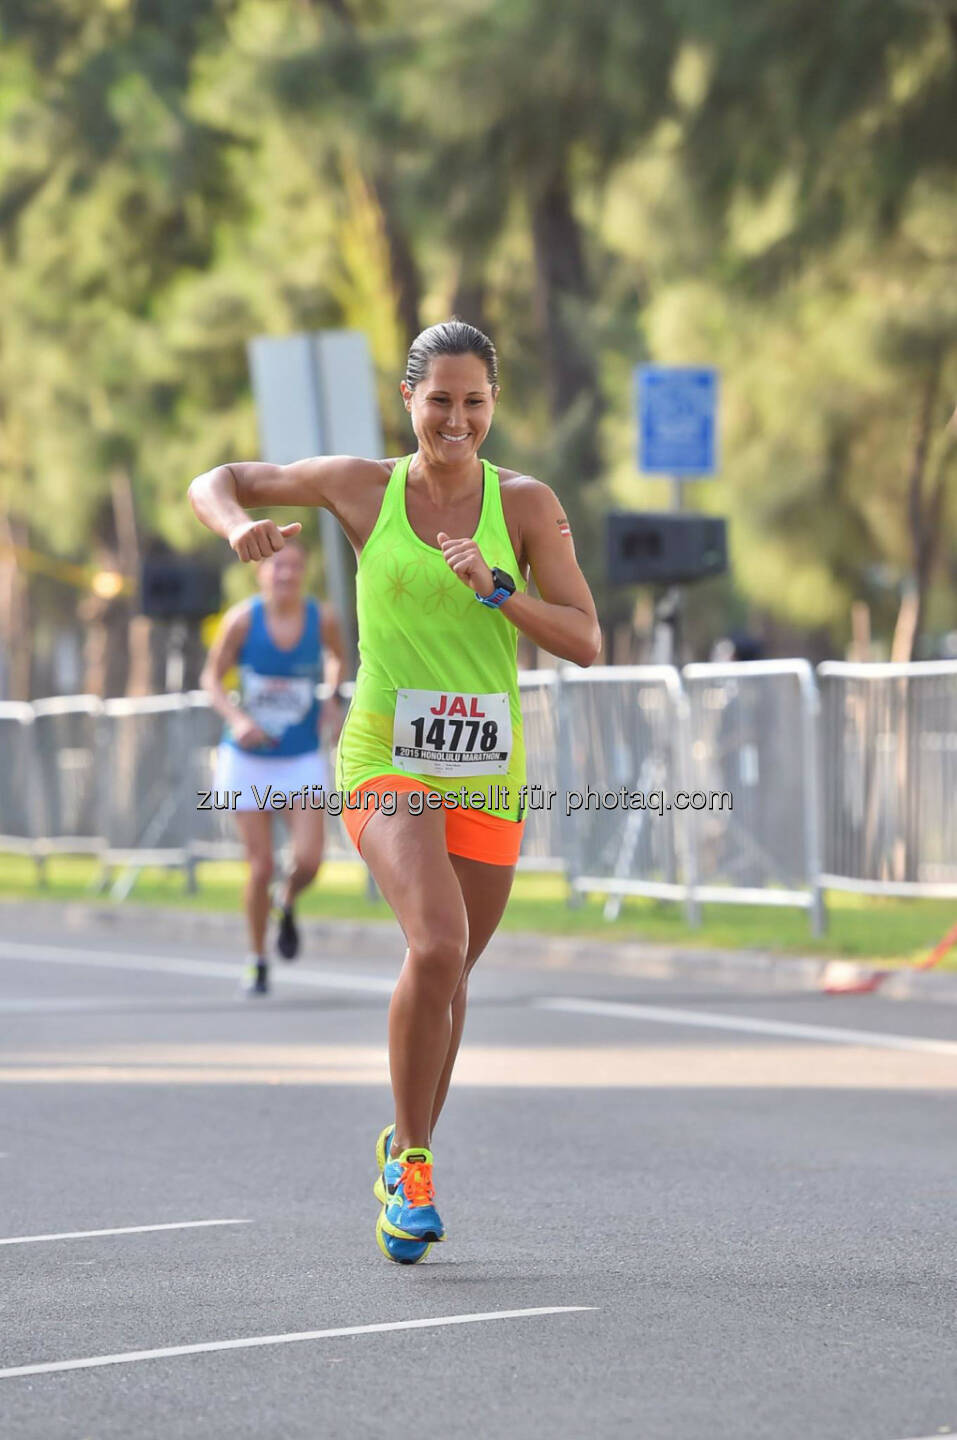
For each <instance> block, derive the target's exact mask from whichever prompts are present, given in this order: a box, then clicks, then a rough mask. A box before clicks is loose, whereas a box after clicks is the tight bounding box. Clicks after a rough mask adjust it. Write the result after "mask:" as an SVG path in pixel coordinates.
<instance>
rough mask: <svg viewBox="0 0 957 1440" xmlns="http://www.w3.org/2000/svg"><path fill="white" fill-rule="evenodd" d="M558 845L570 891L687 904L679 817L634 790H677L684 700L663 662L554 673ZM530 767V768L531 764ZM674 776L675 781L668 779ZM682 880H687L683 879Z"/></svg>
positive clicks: (689, 877)
mask: <svg viewBox="0 0 957 1440" xmlns="http://www.w3.org/2000/svg"><path fill="white" fill-rule="evenodd" d="M558 710H559V716H560V735H559V776H560V778H561V790H560V793H559V796H558V802H559V803H560V805H561V819H562V827H561V841H560V843H561V847H562V850H561V853H562V856H563V859H564V861H565V866H566V873H567V876H568V883H569V887H570V889H571V890H572V892H573V893H574V892H579V893H591V894H601V895H607V896H609V897H612V899H613V903H612V904H610V905H609V906H608V907H607V910H606V913H607V914H608V917H609V918H613V916H614V915H615V914H616V913H617V909H618V904H616V903H614V897H619V900H618V903H620V897H621V896H623V895H650V896H655V897H657V898H659V899H662V900H683V901H685V902H686V903H687V904H689V905H692V906H693V905H694V895H693V888H694V857H693V852H692V849H691V845H690V834H689V831H688V828H687V825H686V824H685V823H684V822H685V821H686V819H687V816H686V815H684V814H681V815H679V814H678V812H676V811H675V810H673V809H671V810H665V809H664V808H662V812H661V813H660V814H659V813H657V812H656V811H655V810H652V809H649V808H637V807H636V804H635V801H634V800H633V797H634V796H636V795H640V797H641V799H642V800H645V801H648V800H649V799H650V797H651V796H652V795H657V794H659V793H660V794H661V795H662V796H664V794H665V792H670V791H671V790H672V789H674V788H683V782H684V777H685V771H686V755H687V706H686V703H685V698H684V694H683V691H682V688H681V680H680V677H679V675H678V671H677V670H675V669H674V667H673V666H670V665H643V666H642V665H622V666H615V665H606V666H596V667H594V668H593V669H591V670H563V671H562V672H561V677H560V681H559V690H558ZM530 768H531V767H530ZM676 780H677V785H676V783H675V782H676ZM689 882H690V883H689Z"/></svg>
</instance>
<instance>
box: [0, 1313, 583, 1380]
mask: <svg viewBox="0 0 957 1440" xmlns="http://www.w3.org/2000/svg"><path fill="white" fill-rule="evenodd" d="M595 1309H597V1306H595V1305H548V1306H541V1307H539V1308H537V1309H535V1310H489V1311H487V1312H485V1313H478V1314H472V1315H439V1316H437V1317H436V1318H434V1319H431V1320H389V1321H386V1322H384V1323H383V1324H379V1325H342V1326H338V1327H337V1328H336V1329H334V1330H300V1331H298V1332H295V1333H293V1334H289V1335H253V1336H250V1338H249V1339H247V1340H212V1341H209V1342H207V1343H206V1344H204V1345H170V1346H168V1347H166V1348H165V1349H162V1350H127V1351H124V1352H122V1353H121V1354H119V1355H93V1356H90V1358H89V1359H86V1360H53V1361H50V1362H48V1363H47V1364H44V1365H13V1366H10V1367H9V1368H8V1369H6V1370H0V1380H13V1379H14V1378H15V1377H16V1376H18V1375H51V1374H54V1373H55V1372H57V1371H60V1370H93V1369H97V1368H99V1367H100V1366H103V1365H132V1364H134V1363H135V1362H136V1361H139V1360H167V1359H170V1358H172V1357H173V1356H177V1355H206V1354H209V1353H211V1352H212V1351H214V1350H252V1349H256V1348H257V1347H259V1346H265V1345H294V1344H296V1343H297V1342H298V1341H300V1340H332V1339H337V1338H339V1337H341V1336H343V1335H381V1334H383V1333H385V1332H386V1331H388V1330H427V1329H430V1328H434V1327H438V1326H441V1325H477V1324H479V1323H480V1322H481V1321H483V1320H519V1319H525V1318H528V1317H531V1316H533V1315H568V1314H572V1313H573V1312H575V1311H583V1310H595Z"/></svg>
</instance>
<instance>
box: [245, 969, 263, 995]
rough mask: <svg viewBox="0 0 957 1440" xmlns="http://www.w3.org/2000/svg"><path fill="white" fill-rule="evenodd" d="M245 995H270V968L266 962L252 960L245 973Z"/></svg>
mask: <svg viewBox="0 0 957 1440" xmlns="http://www.w3.org/2000/svg"><path fill="white" fill-rule="evenodd" d="M243 994H244V995H268V994H269V966H268V965H267V964H266V962H265V960H251V961H250V962H249V964H248V965H247V966H246V968H245V970H244V971H243Z"/></svg>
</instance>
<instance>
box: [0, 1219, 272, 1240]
mask: <svg viewBox="0 0 957 1440" xmlns="http://www.w3.org/2000/svg"><path fill="white" fill-rule="evenodd" d="M252 1223H253V1222H252V1221H251V1220H175V1221H173V1222H172V1223H171V1224H167V1225H121V1226H119V1227H117V1228H116V1229H113V1230H64V1231H62V1232H61V1233H60V1234H59V1235H13V1236H10V1237H9V1238H8V1239H6V1240H0V1245H37V1244H39V1242H40V1241H41V1240H86V1239H87V1238H88V1237H89V1236H91V1235H145V1234H147V1233H148V1232H151V1231H153V1230H202V1229H206V1228H208V1227H209V1226H210V1225H251V1224H252Z"/></svg>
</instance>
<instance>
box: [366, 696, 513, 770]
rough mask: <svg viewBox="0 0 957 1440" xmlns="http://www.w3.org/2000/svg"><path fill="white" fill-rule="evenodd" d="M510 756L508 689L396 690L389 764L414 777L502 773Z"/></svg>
mask: <svg viewBox="0 0 957 1440" xmlns="http://www.w3.org/2000/svg"><path fill="white" fill-rule="evenodd" d="M511 754H512V715H511V711H510V709H509V704H508V695H507V693H504V692H503V693H502V694H500V695H463V694H456V693H455V692H453V691H443V690H399V691H398V692H397V693H396V697H395V723H394V725H393V729H392V764H393V766H394V768H395V769H396V770H405V771H408V772H409V773H410V774H413V775H442V776H456V775H461V776H463V777H465V776H469V775H505V774H507V772H508V765H509V760H510V758H511Z"/></svg>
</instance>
